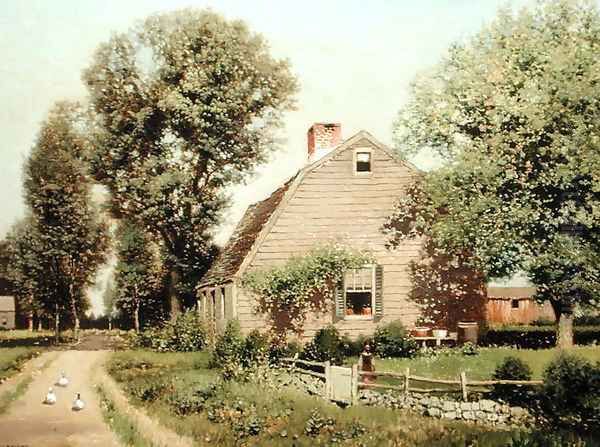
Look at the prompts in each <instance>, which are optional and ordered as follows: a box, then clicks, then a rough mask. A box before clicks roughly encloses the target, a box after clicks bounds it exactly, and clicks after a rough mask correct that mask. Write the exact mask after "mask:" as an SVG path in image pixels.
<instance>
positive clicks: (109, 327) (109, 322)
mask: <svg viewBox="0 0 600 447" xmlns="http://www.w3.org/2000/svg"><path fill="white" fill-rule="evenodd" d="M108 330H109V331H112V318H110V317H109V318H108Z"/></svg>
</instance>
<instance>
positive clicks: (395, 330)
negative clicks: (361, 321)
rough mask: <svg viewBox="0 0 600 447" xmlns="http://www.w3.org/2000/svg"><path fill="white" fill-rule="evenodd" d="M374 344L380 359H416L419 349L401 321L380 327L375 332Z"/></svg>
mask: <svg viewBox="0 0 600 447" xmlns="http://www.w3.org/2000/svg"><path fill="white" fill-rule="evenodd" d="M373 343H374V345H375V352H376V353H377V355H379V356H380V357H414V356H415V355H416V354H417V351H418V349H419V347H418V345H417V342H416V341H415V340H414V339H413V338H412V337H410V336H409V335H408V333H407V332H406V329H404V326H403V325H402V323H401V322H400V321H392V322H391V323H388V324H386V325H385V326H379V327H378V328H377V329H376V330H375V335H374V336H373Z"/></svg>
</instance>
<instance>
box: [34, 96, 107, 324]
mask: <svg viewBox="0 0 600 447" xmlns="http://www.w3.org/2000/svg"><path fill="white" fill-rule="evenodd" d="M78 120H79V117H78V108H77V105H75V104H70V103H58V104H56V105H55V107H54V108H53V109H52V110H51V111H50V113H49V116H48V118H47V120H46V121H45V122H44V123H43V125H42V128H41V130H40V133H39V135H38V138H37V142H36V144H35V146H34V147H33V149H32V151H31V154H30V156H29V159H28V160H27V162H26V165H25V181H24V187H25V200H26V203H27V205H28V206H29V208H30V209H31V215H32V221H33V226H34V227H35V232H36V234H37V237H36V238H37V239H38V242H39V246H40V247H42V249H43V251H44V256H45V257H47V259H49V265H48V266H47V267H48V270H47V272H46V274H47V275H48V278H50V279H51V281H50V282H48V281H46V282H45V287H44V288H43V290H41V291H39V293H38V299H39V301H40V302H41V304H42V306H43V307H44V308H45V309H46V310H48V311H51V312H54V313H55V315H56V316H57V320H58V317H59V316H60V315H61V314H63V313H65V312H67V311H68V312H69V314H70V316H71V318H72V319H73V322H74V329H75V332H76V333H77V332H78V330H79V316H80V315H81V312H83V311H84V310H85V309H86V308H87V306H88V301H87V297H86V290H87V288H88V287H89V286H91V285H92V284H93V282H94V279H95V276H96V273H97V270H98V268H99V266H100V265H101V264H102V263H103V262H104V260H105V258H106V251H107V248H108V234H107V228H106V224H105V222H104V221H103V220H102V218H101V215H100V213H99V211H98V209H97V207H96V206H95V204H94V202H93V201H92V197H91V188H92V184H91V182H90V179H89V177H88V166H87V164H86V162H85V157H84V153H85V150H86V146H85V141H86V140H85V139H84V138H83V137H82V136H81V134H80V132H79V131H78V128H77V126H76V123H77V122H78ZM56 325H57V326H56V327H57V330H58V321H57V322H56Z"/></svg>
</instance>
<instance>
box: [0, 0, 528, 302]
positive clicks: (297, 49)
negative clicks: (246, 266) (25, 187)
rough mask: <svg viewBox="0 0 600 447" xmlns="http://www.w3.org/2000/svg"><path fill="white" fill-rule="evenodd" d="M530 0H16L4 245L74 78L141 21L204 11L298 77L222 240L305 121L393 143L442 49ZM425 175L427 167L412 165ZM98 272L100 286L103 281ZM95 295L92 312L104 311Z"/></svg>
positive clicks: (1, 45)
mask: <svg viewBox="0 0 600 447" xmlns="http://www.w3.org/2000/svg"><path fill="white" fill-rule="evenodd" d="M532 3H533V0H512V1H510V0H509V1H504V0H502V1H500V0H485V1H481V0H469V1H467V0H420V1H418V2H417V1H409V0H372V1H369V2H366V1H361V0H335V1H333V0H330V1H323V0H321V1H301V2H300V1H288V0H280V1H275V0H272V1H253V0H238V1H234V0H222V1H200V0H196V1H194V0H185V1H181V0H146V1H142V0H85V1H83V0H36V1H34V0H12V1H4V2H2V4H1V5H0V36H1V37H0V55H1V59H0V61H1V62H0V101H1V105H2V106H1V107H0V132H1V135H2V138H1V139H0V205H1V209H2V212H1V213H0V237H4V235H5V234H6V232H7V231H8V230H9V228H10V226H11V225H12V224H13V223H14V222H15V221H16V220H18V219H19V218H20V217H22V216H23V215H24V205H23V199H22V186H21V183H22V174H21V171H22V166H23V162H24V160H25V159H26V157H27V155H28V153H29V151H30V149H31V147H32V145H33V144H34V142H35V139H36V135H37V133H38V130H39V126H40V123H41V122H42V121H43V120H44V118H45V116H46V113H47V111H48V110H49V109H50V107H51V106H52V104H53V103H54V102H55V101H59V100H63V99H69V100H82V101H84V100H85V97H86V91H85V88H84V86H83V83H82V82H81V72H82V70H83V69H85V68H86V67H87V66H88V65H89V64H90V63H91V59H92V55H93V52H94V49H95V48H96V47H97V46H98V45H99V44H100V43H102V42H105V41H106V40H108V38H109V37H110V36H111V34H113V33H119V32H124V31H126V30H127V29H129V28H130V27H132V26H133V25H135V24H136V22H138V21H140V20H143V19H144V18H145V17H147V16H149V15H151V14H155V13H160V12H166V11H172V10H176V9H180V8H185V7H194V8H211V9H212V10H213V11H215V12H218V13H221V14H223V15H224V16H225V17H227V18H228V19H242V20H244V21H245V22H246V23H247V24H248V25H249V27H250V28H251V29H252V30H253V31H255V32H259V33H261V34H263V36H264V37H265V38H266V40H267V41H268V42H269V44H270V47H271V52H272V54H273V56H275V57H277V58H287V59H289V61H290V63H291V67H292V71H293V72H294V73H295V75H296V76H297V77H298V80H299V83H300V92H299V93H298V95H297V105H298V107H297V110H295V111H293V112H289V113H287V114H286V115H285V119H284V127H283V129H282V130H281V138H282V140H283V144H282V149H281V151H279V152H277V153H276V154H274V156H273V157H272V159H271V161H270V162H269V163H268V164H267V165H265V166H262V167H261V168H259V170H258V172H257V174H256V176H255V177H254V178H253V179H251V180H250V181H249V182H248V183H247V184H245V185H241V186H239V187H237V188H235V189H234V190H233V192H232V206H231V208H230V209H229V211H228V212H227V214H226V221H225V222H224V225H223V226H222V228H220V229H219V233H218V234H217V241H218V242H219V243H224V242H225V241H226V239H227V237H228V236H229V234H230V233H231V231H232V230H233V228H234V226H235V224H236V223H237V221H238V220H239V218H240V217H241V215H242V214H243V212H244V210H245V209H246V207H247V206H248V205H249V204H251V203H254V202H256V201H258V200H262V199H263V198H265V197H266V196H268V195H269V194H270V193H271V192H272V191H273V190H274V189H276V188H277V187H278V186H279V185H280V184H281V183H283V182H284V181H285V180H286V179H287V178H289V177H290V176H292V175H293V174H294V173H295V172H296V171H297V170H298V169H299V168H301V167H302V166H303V165H304V163H305V162H306V150H307V149H306V131H307V130H308V128H309V127H310V125H311V124H312V123H313V122H339V123H341V124H342V136H343V138H349V137H351V136H352V135H353V134H355V133H356V132H358V131H360V130H367V131H368V132H370V133H371V134H373V135H374V136H375V137H376V138H378V139H379V140H380V141H382V142H384V143H387V144H390V145H391V143H392V124H393V121H394V119H395V116H396V114H397V112H398V110H399V109H400V108H401V107H402V106H403V105H404V104H405V103H406V101H407V98H408V95H409V86H410V83H411V81H413V80H414V79H415V78H416V77H417V76H418V75H419V73H420V72H423V71H424V70H427V69H428V68H429V67H431V66H433V65H434V64H436V62H438V61H439V60H440V59H441V58H442V57H443V56H444V54H445V52H446V51H447V49H448V47H449V46H450V45H451V44H452V43H454V42H457V41H465V40H466V39H468V38H469V37H470V36H472V35H473V34H475V33H476V32H477V31H479V30H480V29H481V28H482V27H483V26H484V25H485V24H486V23H489V22H490V21H491V20H492V19H493V18H494V16H495V14H496V12H497V10H498V8H499V7H501V6H504V5H509V6H511V7H513V8H515V9H519V8H521V7H523V6H527V5H531V4H532ZM413 161H414V162H415V164H416V165H417V166H418V167H420V168H422V169H427V168H429V167H431V166H432V165H433V164H434V160H432V159H429V158H428V157H427V156H422V157H421V158H418V159H415V160H413ZM109 271H110V269H104V271H103V272H102V274H101V275H100V278H99V283H100V284H102V283H104V281H106V277H107V276H108V274H109ZM100 293H101V287H100V288H99V289H96V290H93V291H92V292H91V294H92V304H93V311H94V312H95V313H99V312H100V311H101V308H102V306H101V302H100V300H99V295H100Z"/></svg>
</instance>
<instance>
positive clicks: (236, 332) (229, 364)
mask: <svg viewBox="0 0 600 447" xmlns="http://www.w3.org/2000/svg"><path fill="white" fill-rule="evenodd" d="M244 345H245V342H244V337H242V334H241V331H240V323H239V322H238V321H237V320H230V321H228V322H227V326H226V327H225V330H224V331H223V333H222V334H220V335H219V336H218V337H217V341H216V343H215V348H214V350H213V352H212V356H211V359H210V362H209V367H210V368H221V369H222V370H223V377H224V378H225V379H232V378H234V377H236V376H237V375H238V374H239V372H240V370H241V368H242V364H241V358H242V351H243V349H244Z"/></svg>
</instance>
